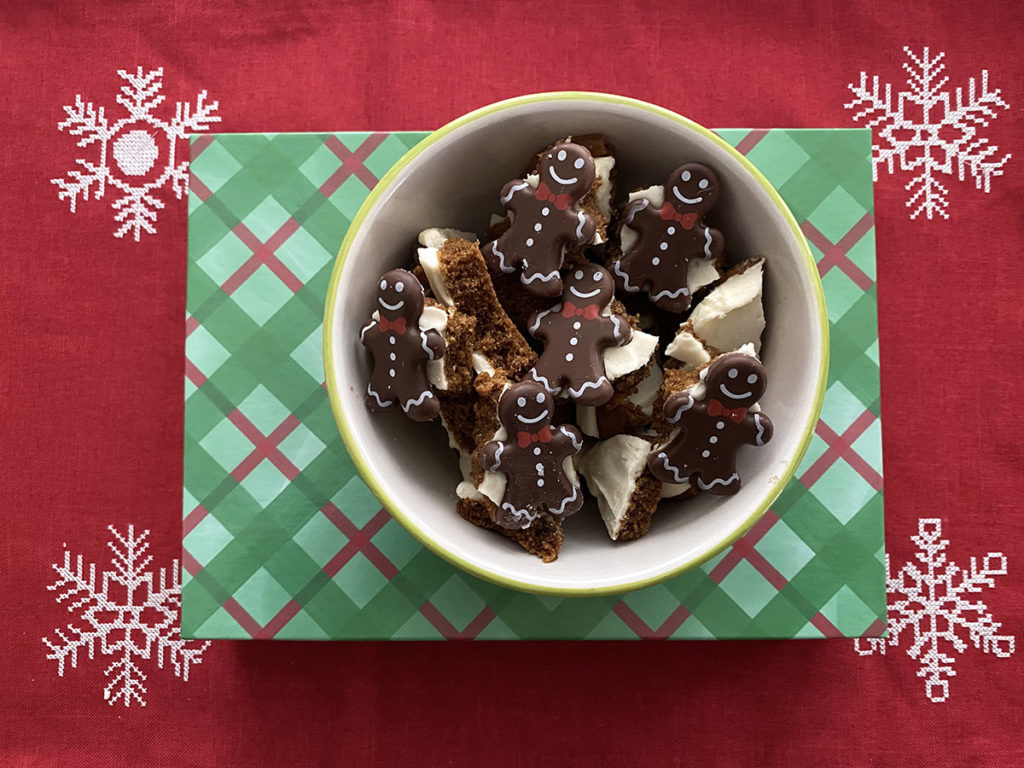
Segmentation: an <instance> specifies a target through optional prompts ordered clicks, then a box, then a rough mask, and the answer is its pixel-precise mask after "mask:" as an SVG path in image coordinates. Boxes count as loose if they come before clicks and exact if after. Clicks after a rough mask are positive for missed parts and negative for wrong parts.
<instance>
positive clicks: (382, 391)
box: [359, 269, 445, 421]
mask: <svg viewBox="0 0 1024 768" xmlns="http://www.w3.org/2000/svg"><path fill="white" fill-rule="evenodd" d="M377 306H378V309H377V310H376V311H375V312H374V317H371V318H370V321H369V322H368V323H367V324H366V325H364V326H363V328H362V330H361V331H360V332H359V339H360V341H362V342H363V346H365V347H366V348H367V349H369V350H370V353H371V354H372V355H373V372H372V373H371V374H370V383H369V384H368V385H367V387H366V404H367V405H368V406H369V408H370V410H371V411H386V410H390V409H392V408H394V407H396V406H398V407H400V408H401V409H402V410H403V411H404V412H405V413H406V415H408V417H409V418H410V419H412V420H413V421H430V420H431V419H433V418H434V417H435V416H437V414H438V412H439V411H440V408H441V404H440V403H439V402H438V400H437V396H436V395H435V394H434V393H433V392H432V391H431V390H430V382H429V380H428V379H427V370H426V369H427V361H428V360H437V359H438V358H440V357H441V355H443V354H444V347H445V344H444V338H443V337H442V336H441V334H439V333H438V332H437V331H434V330H426V331H424V330H421V329H420V326H419V319H420V315H421V314H422V313H423V286H422V285H421V284H420V281H419V280H417V279H416V277H415V276H414V275H413V274H412V273H411V272H406V271H405V270H404V269H393V270H391V271H390V272H388V273H387V274H386V275H384V276H383V277H382V278H381V279H380V283H379V285H378V286H377Z"/></svg>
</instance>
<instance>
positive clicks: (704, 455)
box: [700, 451, 711, 459]
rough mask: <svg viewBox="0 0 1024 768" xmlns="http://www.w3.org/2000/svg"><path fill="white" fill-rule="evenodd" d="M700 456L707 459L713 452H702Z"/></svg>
mask: <svg viewBox="0 0 1024 768" xmlns="http://www.w3.org/2000/svg"><path fill="white" fill-rule="evenodd" d="M700 455H701V456H703V457H704V458H705V459H706V458H707V457H708V456H710V455H711V451H701V454H700Z"/></svg>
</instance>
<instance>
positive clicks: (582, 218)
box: [576, 211, 587, 243]
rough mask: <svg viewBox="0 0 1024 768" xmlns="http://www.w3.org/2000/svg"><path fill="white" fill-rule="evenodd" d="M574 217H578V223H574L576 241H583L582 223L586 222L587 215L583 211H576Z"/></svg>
mask: <svg viewBox="0 0 1024 768" xmlns="http://www.w3.org/2000/svg"><path fill="white" fill-rule="evenodd" d="M576 217H577V218H578V219H579V224H577V225H576V242H577V243H582V242H583V225H584V224H586V223H587V216H586V214H585V213H583V211H577V212H576Z"/></svg>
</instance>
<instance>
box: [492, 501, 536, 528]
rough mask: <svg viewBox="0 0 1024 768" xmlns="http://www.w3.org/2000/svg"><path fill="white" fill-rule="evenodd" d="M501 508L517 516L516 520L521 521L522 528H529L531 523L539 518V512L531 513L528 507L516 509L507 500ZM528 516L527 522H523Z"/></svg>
mask: <svg viewBox="0 0 1024 768" xmlns="http://www.w3.org/2000/svg"><path fill="white" fill-rule="evenodd" d="M501 508H502V509H504V510H506V511H508V512H510V513H511V514H512V517H514V518H515V520H516V522H517V523H519V527H520V528H529V527H530V524H531V523H533V521H534V520H536V519H537V515H538V514H539V513H538V512H534V513H531V512H530V511H529V510H528V509H516V508H515V507H513V506H512V505H511V504H509V503H508V502H507V501H503V502H502V503H501ZM524 517H525V518H526V522H525V523H524V522H523V518H524Z"/></svg>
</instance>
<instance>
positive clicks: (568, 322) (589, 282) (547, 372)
mask: <svg viewBox="0 0 1024 768" xmlns="http://www.w3.org/2000/svg"><path fill="white" fill-rule="evenodd" d="M612 293H613V285H612V280H611V277H610V276H609V274H608V272H607V271H606V270H605V269H603V268H602V267H599V266H597V265H596V264H586V265H583V266H581V267H579V268H577V269H576V270H574V271H573V272H572V274H571V275H570V276H569V277H568V278H567V279H566V282H565V291H564V293H563V295H562V301H561V302H560V303H558V304H556V305H555V306H553V307H551V308H550V309H547V310H545V311H543V312H538V313H537V314H535V315H534V316H533V317H532V318H530V322H529V332H530V334H531V335H532V336H533V337H534V338H536V339H539V340H541V341H543V342H544V352H543V353H542V354H541V356H540V359H538V360H537V364H536V365H535V366H534V367H533V369H532V370H531V371H530V372H529V376H530V377H531V378H533V379H534V380H535V381H538V382H540V383H541V384H543V385H544V387H545V388H546V389H547V390H548V391H549V392H550V393H551V394H553V395H559V394H563V393H564V396H566V397H569V398H571V399H573V400H575V401H576V402H577V403H579V404H582V405H603V404H604V403H606V402H608V400H609V399H610V398H611V396H612V392H613V388H612V384H611V382H610V381H609V380H608V376H607V374H606V371H605V361H604V357H603V352H604V350H605V349H606V348H608V347H611V346H618V347H621V346H623V345H625V344H627V343H628V342H629V341H630V338H631V337H632V334H633V332H632V329H631V328H630V326H629V323H628V322H627V321H626V319H625V317H624V316H622V315H616V314H612V312H611V310H610V307H609V305H610V304H611V301H612Z"/></svg>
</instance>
